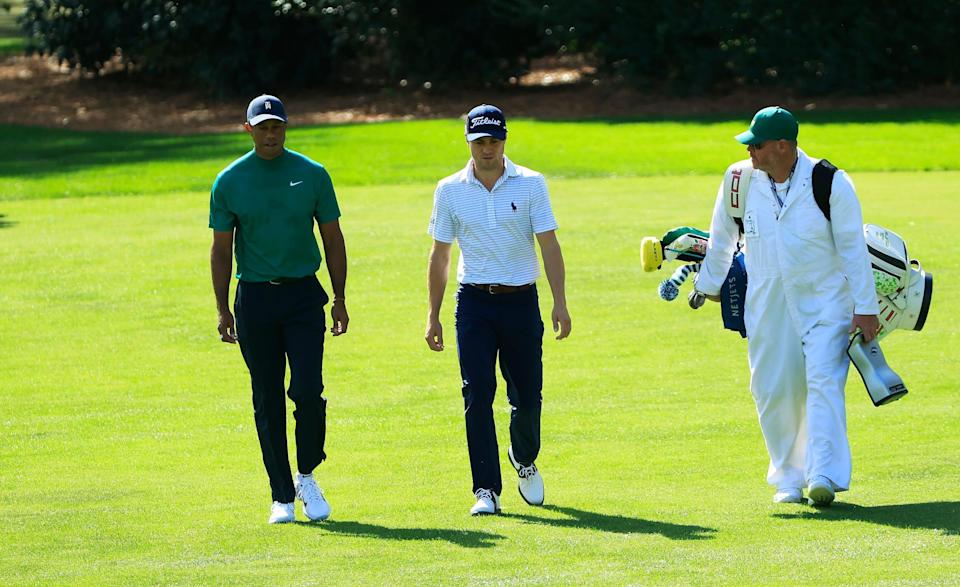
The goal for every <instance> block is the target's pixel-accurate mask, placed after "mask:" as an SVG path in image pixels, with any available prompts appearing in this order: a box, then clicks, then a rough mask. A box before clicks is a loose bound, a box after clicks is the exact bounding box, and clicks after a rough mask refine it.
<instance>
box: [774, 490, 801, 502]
mask: <svg viewBox="0 0 960 587" xmlns="http://www.w3.org/2000/svg"><path fill="white" fill-rule="evenodd" d="M802 502H803V491H802V490H801V489H800V488H799V487H781V488H779V489H777V492H776V493H775V494H773V503H802Z"/></svg>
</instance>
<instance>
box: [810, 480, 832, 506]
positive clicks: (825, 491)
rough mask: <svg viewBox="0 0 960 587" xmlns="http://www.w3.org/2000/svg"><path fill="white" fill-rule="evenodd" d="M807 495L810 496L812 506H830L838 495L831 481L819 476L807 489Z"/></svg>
mask: <svg viewBox="0 0 960 587" xmlns="http://www.w3.org/2000/svg"><path fill="white" fill-rule="evenodd" d="M807 495H809V496H810V505H830V504H831V503H833V498H834V497H835V496H836V493H834V491H833V483H831V482H830V480H829V479H827V478H826V477H824V476H823V475H817V476H816V477H814V478H813V481H811V482H810V485H809V486H808V487H807Z"/></svg>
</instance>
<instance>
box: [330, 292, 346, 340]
mask: <svg viewBox="0 0 960 587" xmlns="http://www.w3.org/2000/svg"><path fill="white" fill-rule="evenodd" d="M330 321H331V322H333V324H332V325H331V326H330V333H331V334H333V335H334V336H340V335H341V334H346V333H347V324H349V323H350V316H349V315H347V303H346V302H345V301H344V300H342V299H340V300H333V306H332V307H331V308H330Z"/></svg>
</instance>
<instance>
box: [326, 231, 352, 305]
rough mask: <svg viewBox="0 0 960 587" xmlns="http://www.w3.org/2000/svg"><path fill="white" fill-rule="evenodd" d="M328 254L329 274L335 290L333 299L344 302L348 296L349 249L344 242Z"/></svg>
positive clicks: (331, 249) (332, 248)
mask: <svg viewBox="0 0 960 587" xmlns="http://www.w3.org/2000/svg"><path fill="white" fill-rule="evenodd" d="M326 253H327V272H328V273H329V274H330V285H331V287H332V288H333V299H334V300H343V299H346V295H347V248H346V247H345V246H344V245H343V241H341V242H340V243H339V246H333V247H330V250H328V251H326Z"/></svg>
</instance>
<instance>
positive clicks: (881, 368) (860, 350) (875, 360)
mask: <svg viewBox="0 0 960 587" xmlns="http://www.w3.org/2000/svg"><path fill="white" fill-rule="evenodd" d="M847 355H848V356H849V357H850V361H851V362H852V363H853V366H854V367H856V368H857V371H858V372H859V373H860V378H861V379H863V384H864V386H866V388H867V393H868V394H869V395H870V400H871V401H872V402H873V405H874V406H882V405H884V404H888V403H890V402H893V401H896V400H898V399H900V398H901V397H903V396H904V395H906V393H907V386H906V385H904V384H903V379H901V378H900V376H899V375H897V374H896V373H894V371H893V369H891V368H890V366H889V365H887V360H886V359H885V358H884V357H883V351H881V350H880V343H879V341H878V340H877V339H873V340H871V341H870V342H864V341H863V333H860V332H858V333H857V334H856V335H854V337H853V338H852V339H851V340H850V345H849V346H848V347H847Z"/></svg>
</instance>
